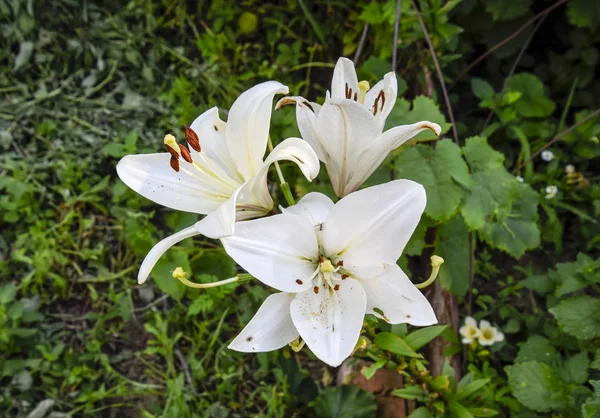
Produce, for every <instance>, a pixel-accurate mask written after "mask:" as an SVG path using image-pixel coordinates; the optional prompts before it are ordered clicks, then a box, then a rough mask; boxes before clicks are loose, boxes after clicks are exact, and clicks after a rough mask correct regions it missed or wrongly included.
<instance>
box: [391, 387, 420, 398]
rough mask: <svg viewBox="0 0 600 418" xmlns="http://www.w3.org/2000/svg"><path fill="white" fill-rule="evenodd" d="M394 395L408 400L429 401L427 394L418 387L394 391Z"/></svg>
mask: <svg viewBox="0 0 600 418" xmlns="http://www.w3.org/2000/svg"><path fill="white" fill-rule="evenodd" d="M392 395H394V396H398V397H399V398H404V399H408V400H419V401H424V400H426V399H427V394H426V393H424V392H423V390H422V389H421V388H420V387H418V386H408V387H405V388H402V389H396V390H394V391H392Z"/></svg>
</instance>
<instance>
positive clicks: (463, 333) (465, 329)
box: [458, 325, 469, 342]
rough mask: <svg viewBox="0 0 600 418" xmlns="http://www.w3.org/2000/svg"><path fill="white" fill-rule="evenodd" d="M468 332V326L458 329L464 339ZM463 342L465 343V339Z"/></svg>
mask: <svg viewBox="0 0 600 418" xmlns="http://www.w3.org/2000/svg"><path fill="white" fill-rule="evenodd" d="M468 332H469V327H468V326H466V325H463V326H462V327H460V328H459V329H458V333H459V334H460V335H462V336H463V337H466V336H467V335H468ZM463 342H464V339H463Z"/></svg>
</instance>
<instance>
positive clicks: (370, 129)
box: [316, 100, 381, 197]
mask: <svg viewBox="0 0 600 418" xmlns="http://www.w3.org/2000/svg"><path fill="white" fill-rule="evenodd" d="M316 126H317V134H318V136H319V141H320V143H321V145H322V147H323V150H324V152H325V153H326V159H327V161H326V165H327V169H328V171H329V174H330V175H331V174H333V173H335V174H336V175H337V178H331V181H332V183H333V185H334V190H335V193H336V194H337V196H338V197H342V196H345V195H346V194H348V191H347V187H346V183H348V181H349V180H350V178H351V177H352V175H353V173H354V171H355V170H356V169H357V167H360V165H361V163H360V161H358V160H357V158H358V155H359V154H360V153H361V151H362V150H363V149H365V148H366V147H368V146H371V144H372V143H373V141H374V140H375V139H376V138H377V137H378V136H379V134H380V133H381V130H380V129H379V126H378V124H377V121H376V120H375V118H374V117H373V115H372V114H371V113H369V111H368V110H367V108H366V107H364V106H363V105H362V104H360V103H357V102H355V101H353V100H342V101H340V102H326V103H325V104H323V106H322V108H321V111H320V112H319V117H318V118H317V125H316ZM330 170H332V171H333V173H332V171H330Z"/></svg>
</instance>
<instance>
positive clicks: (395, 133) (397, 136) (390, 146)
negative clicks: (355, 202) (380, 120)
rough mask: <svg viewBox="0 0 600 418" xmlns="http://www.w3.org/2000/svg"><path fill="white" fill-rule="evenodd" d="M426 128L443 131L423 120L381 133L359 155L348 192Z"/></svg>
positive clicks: (359, 184) (358, 185)
mask: <svg viewBox="0 0 600 418" xmlns="http://www.w3.org/2000/svg"><path fill="white" fill-rule="evenodd" d="M425 129H431V130H432V131H434V132H435V133H436V134H437V135H439V133H440V132H441V128H440V126H439V125H438V124H436V123H431V122H427V121H423V122H417V123H414V124H412V125H402V126H396V127H395V128H392V129H390V130H387V131H385V132H384V133H383V134H381V135H379V136H378V137H377V138H376V139H375V140H373V141H372V142H371V144H370V146H368V147H366V148H365V149H364V150H363V151H362V152H361V153H360V155H359V156H358V157H357V164H356V165H355V167H354V170H353V175H352V177H351V178H350V180H349V181H348V186H347V188H346V193H351V192H353V191H354V190H357V189H358V188H359V187H360V186H361V185H362V184H363V183H364V182H365V181H366V180H367V179H368V178H369V176H370V175H371V174H373V172H374V171H375V170H377V168H378V167H379V165H381V163H382V162H383V160H384V159H385V158H386V157H387V156H388V154H389V153H390V152H391V151H393V150H395V149H396V148H398V147H399V146H400V145H402V144H404V143H405V142H406V141H408V140H410V139H412V138H414V136H415V135H417V134H418V133H419V132H422V131H424V130H425Z"/></svg>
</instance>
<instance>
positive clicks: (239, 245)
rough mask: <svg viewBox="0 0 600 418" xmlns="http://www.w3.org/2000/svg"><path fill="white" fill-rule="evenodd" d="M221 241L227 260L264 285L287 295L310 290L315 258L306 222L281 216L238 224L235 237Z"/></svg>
mask: <svg viewBox="0 0 600 418" xmlns="http://www.w3.org/2000/svg"><path fill="white" fill-rule="evenodd" d="M221 242H222V243H223V247H224V248H225V251H226V252H227V254H229V256H230V257H231V258H233V259H234V260H235V261H236V262H237V263H238V264H239V265H240V266H242V268H243V269H245V270H246V271H247V272H248V273H250V274H251V275H253V276H254V277H256V278H257V279H258V280H260V281H261V282H263V283H264V284H266V285H268V286H271V287H273V288H275V289H277V290H280V291H282V292H289V293H296V292H301V291H303V290H306V289H308V288H312V284H311V282H312V281H311V280H310V278H311V276H312V275H313V273H314V271H315V265H316V262H315V261H316V260H317V258H318V256H319V255H318V246H317V237H316V234H315V231H314V228H313V226H312V225H311V224H310V222H308V220H306V219H304V218H302V217H300V216H297V215H292V214H288V213H285V214H281V215H274V216H269V217H268V218H261V219H254V220H251V221H244V222H238V223H237V224H236V226H235V235H233V236H230V237H225V238H222V239H221Z"/></svg>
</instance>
